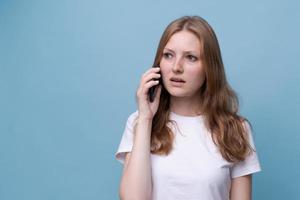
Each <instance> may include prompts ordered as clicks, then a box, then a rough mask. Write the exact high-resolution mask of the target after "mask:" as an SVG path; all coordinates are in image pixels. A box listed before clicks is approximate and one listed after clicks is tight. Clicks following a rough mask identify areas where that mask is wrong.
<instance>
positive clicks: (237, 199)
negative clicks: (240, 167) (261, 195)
mask: <svg viewBox="0 0 300 200" xmlns="http://www.w3.org/2000/svg"><path fill="white" fill-rule="evenodd" d="M251 193H252V175H251V174H249V175H246V176H241V177H237V178H233V179H232V180H231V189H230V200H251V199H252V194H251Z"/></svg>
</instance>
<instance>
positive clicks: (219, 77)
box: [151, 16, 254, 162]
mask: <svg viewBox="0 0 300 200" xmlns="http://www.w3.org/2000/svg"><path fill="white" fill-rule="evenodd" d="M182 30H186V31H189V32H191V33H193V34H195V36H197V38H198V39H199V41H200V44H201V51H200V52H202V55H201V58H202V60H203V62H204V63H203V64H204V66H205V81H204V83H203V85H202V86H201V89H200V92H199V96H200V98H201V101H200V102H199V103H200V104H201V108H203V110H202V113H203V114H204V115H205V125H206V127H207V128H208V130H209V132H210V133H211V137H212V140H213V141H214V143H215V144H216V145H217V147H218V149H219V151H220V153H221V155H222V157H223V158H224V159H226V160H227V161H229V162H238V161H242V160H244V159H245V158H246V156H247V154H248V153H250V152H251V150H254V149H252V148H251V145H250V143H249V140H248V135H247V129H246V127H245V126H244V125H243V123H244V122H245V121H247V122H248V123H249V125H250V127H251V128H252V126H251V124H250V122H249V121H248V120H247V119H246V118H244V117H242V116H240V115H239V114H238V110H239V101H238V98H237V95H236V93H235V92H234V91H233V90H232V89H231V87H230V86H229V84H228V82H227V80H226V76H225V71H224V66H223V61H222V57H221V51H220V47H219V44H218V40H217V37H216V35H215V33H214V31H213V29H212V27H211V26H210V25H209V24H208V23H207V22H206V21H205V20H204V19H203V18H201V17H199V16H183V17H181V18H178V19H176V20H174V21H173V22H171V23H170V24H169V25H168V26H167V28H166V29H165V31H164V33H163V35H162V37H161V39H160V42H159V45H158V48H157V52H156V56H155V60H154V63H153V67H154V66H157V65H159V63H160V60H161V58H162V55H163V49H164V47H165V46H166V44H167V42H168V41H169V39H170V38H171V36H172V35H173V34H174V33H177V32H179V31H182ZM162 85H163V84H162ZM169 108H170V94H169V93H168V92H167V90H166V89H165V87H164V86H163V87H162V92H161V97H160V102H159V107H158V111H157V113H156V114H155V116H154V118H153V121H152V133H151V153H153V154H160V155H163V154H164V155H168V154H169V153H170V152H171V150H172V146H173V140H174V134H173V133H172V131H171V129H170V128H169V127H168V126H167V123H168V122H171V121H170V119H169V115H170V110H169Z"/></svg>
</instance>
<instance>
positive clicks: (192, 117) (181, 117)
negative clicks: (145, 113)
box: [170, 111, 203, 120]
mask: <svg viewBox="0 0 300 200" xmlns="http://www.w3.org/2000/svg"><path fill="white" fill-rule="evenodd" d="M170 115H171V116H172V117H175V118H177V119H183V120H193V119H202V118H203V114H200V115H195V116H187V115H181V114H177V113H175V112H173V111H170Z"/></svg>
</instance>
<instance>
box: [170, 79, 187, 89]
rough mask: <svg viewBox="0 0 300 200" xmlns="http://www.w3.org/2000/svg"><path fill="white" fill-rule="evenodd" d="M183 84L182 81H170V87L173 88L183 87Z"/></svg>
mask: <svg viewBox="0 0 300 200" xmlns="http://www.w3.org/2000/svg"><path fill="white" fill-rule="evenodd" d="M184 83H185V82H184V81H172V80H171V85H172V86H175V87H181V86H183V84H184Z"/></svg>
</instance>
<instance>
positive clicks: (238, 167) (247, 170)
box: [231, 121, 261, 178]
mask: <svg viewBox="0 0 300 200" xmlns="http://www.w3.org/2000/svg"><path fill="white" fill-rule="evenodd" d="M244 126H245V127H246V130H247V133H248V137H249V143H250V145H251V147H252V148H253V149H254V150H255V151H252V152H251V154H249V155H248V156H247V157H246V159H245V160H244V161H240V162H238V163H236V164H234V165H233V166H232V168H231V178H236V177H240V176H245V175H248V174H252V173H255V172H259V171H261V166H260V162H259V159H258V155H257V152H256V148H255V144H254V140H253V135H252V131H251V128H250V125H249V123H248V122H247V121H245V122H244Z"/></svg>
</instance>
